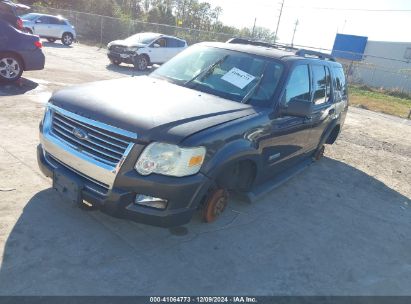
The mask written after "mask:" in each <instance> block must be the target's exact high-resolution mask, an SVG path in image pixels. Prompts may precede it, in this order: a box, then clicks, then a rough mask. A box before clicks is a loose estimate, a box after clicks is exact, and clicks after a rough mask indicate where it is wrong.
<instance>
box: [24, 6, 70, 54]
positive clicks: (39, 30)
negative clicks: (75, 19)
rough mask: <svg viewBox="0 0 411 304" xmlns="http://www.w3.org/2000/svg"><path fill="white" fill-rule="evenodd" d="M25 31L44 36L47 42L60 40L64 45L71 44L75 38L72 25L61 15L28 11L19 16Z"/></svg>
mask: <svg viewBox="0 0 411 304" xmlns="http://www.w3.org/2000/svg"><path fill="white" fill-rule="evenodd" d="M21 19H22V20H23V28H24V30H25V31H26V32H28V33H30V34H34V35H38V36H40V37H41V38H46V39H47V40H48V41H49V42H55V41H56V40H61V42H62V43H63V44H64V45H67V46H68V45H71V44H72V43H73V42H74V41H75V39H76V31H75V29H74V26H72V25H71V24H70V22H69V21H68V20H67V19H64V18H63V17H61V16H51V15H44V14H35V13H30V14H26V15H23V16H21Z"/></svg>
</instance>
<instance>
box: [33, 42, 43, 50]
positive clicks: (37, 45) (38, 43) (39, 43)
mask: <svg viewBox="0 0 411 304" xmlns="http://www.w3.org/2000/svg"><path fill="white" fill-rule="evenodd" d="M34 46H35V47H36V48H38V49H41V48H42V47H43V44H42V43H41V42H40V41H35V42H34Z"/></svg>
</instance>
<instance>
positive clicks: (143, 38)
mask: <svg viewBox="0 0 411 304" xmlns="http://www.w3.org/2000/svg"><path fill="white" fill-rule="evenodd" d="M158 37H159V36H158V35H156V34H151V33H144V34H136V35H133V36H130V37H128V38H127V39H126V40H125V41H127V42H129V43H141V44H149V43H150V42H152V41H153V40H154V39H156V38H158Z"/></svg>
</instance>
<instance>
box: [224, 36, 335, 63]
mask: <svg viewBox="0 0 411 304" xmlns="http://www.w3.org/2000/svg"><path fill="white" fill-rule="evenodd" d="M226 43H234V44H249V45H256V46H264V47H269V48H275V49H282V50H287V51H296V52H295V54H296V55H297V56H301V57H307V56H309V57H317V58H318V59H323V60H330V61H337V60H336V59H335V57H333V56H331V55H328V54H325V53H321V52H317V51H312V50H307V49H298V48H295V47H292V46H290V45H287V44H282V43H268V42H264V41H259V40H251V39H246V38H231V39H229V40H227V41H226Z"/></svg>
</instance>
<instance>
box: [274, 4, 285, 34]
mask: <svg viewBox="0 0 411 304" xmlns="http://www.w3.org/2000/svg"><path fill="white" fill-rule="evenodd" d="M284 1H285V0H283V2H281V9H280V15H279V16H278V22H277V28H276V30H275V37H274V42H276V41H277V34H278V28H279V27H280V20H281V15H282V13H283V7H284Z"/></svg>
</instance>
